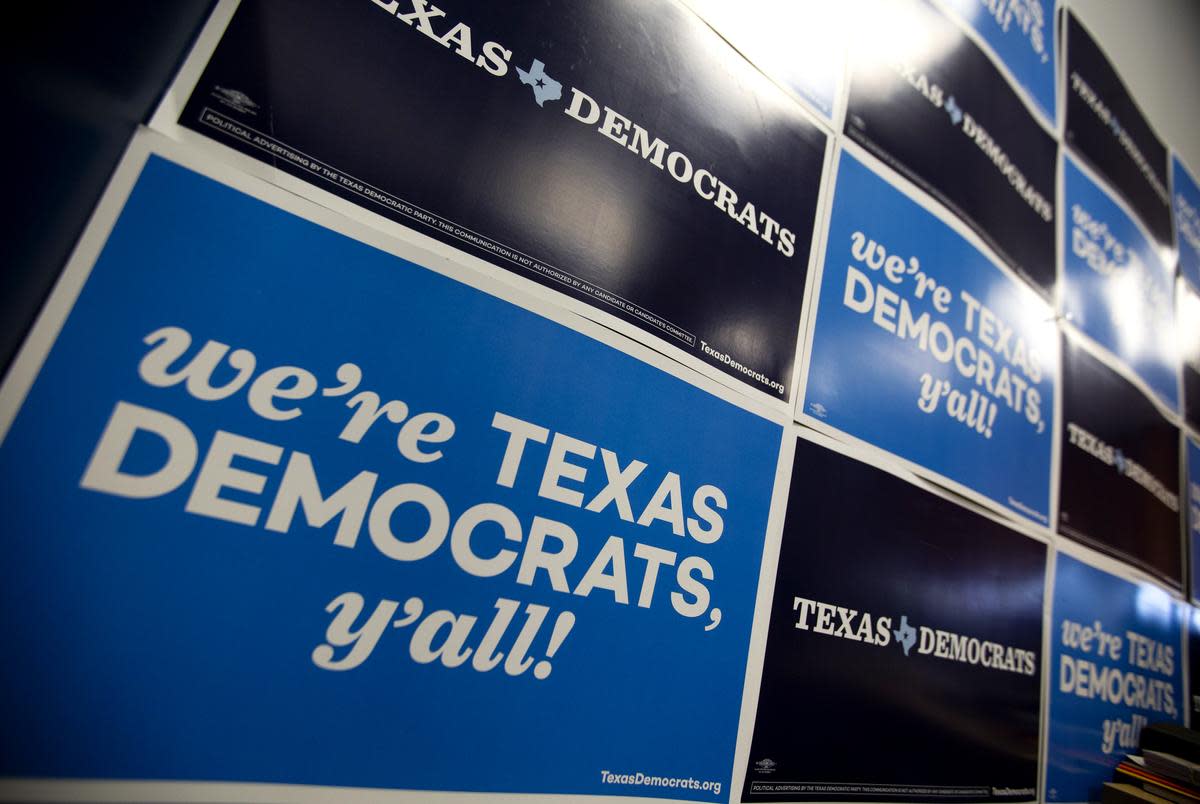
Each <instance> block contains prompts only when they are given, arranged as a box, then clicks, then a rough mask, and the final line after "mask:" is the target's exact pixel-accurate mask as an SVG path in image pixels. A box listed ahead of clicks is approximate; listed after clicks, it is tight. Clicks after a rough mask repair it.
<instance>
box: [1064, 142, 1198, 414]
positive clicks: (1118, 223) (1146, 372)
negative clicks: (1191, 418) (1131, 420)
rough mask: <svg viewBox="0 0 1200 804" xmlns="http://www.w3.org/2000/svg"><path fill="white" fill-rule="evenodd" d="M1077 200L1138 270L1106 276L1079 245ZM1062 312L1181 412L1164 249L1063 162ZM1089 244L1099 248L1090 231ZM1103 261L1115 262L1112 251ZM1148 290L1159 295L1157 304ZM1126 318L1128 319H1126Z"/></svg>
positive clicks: (1170, 277)
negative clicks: (1131, 256) (1161, 256)
mask: <svg viewBox="0 0 1200 804" xmlns="http://www.w3.org/2000/svg"><path fill="white" fill-rule="evenodd" d="M1076 204H1078V205H1079V206H1080V207H1081V208H1082V209H1083V210H1085V211H1086V212H1087V213H1088V214H1089V215H1090V216H1091V217H1092V218H1093V219H1094V220H1096V221H1099V222H1101V223H1106V224H1108V231H1109V232H1110V233H1111V234H1112V235H1113V237H1115V238H1116V239H1117V240H1118V241H1119V242H1120V243H1122V244H1123V245H1124V246H1125V248H1126V249H1128V250H1129V251H1130V252H1131V253H1133V254H1135V255H1137V259H1138V261H1139V262H1140V263H1141V265H1140V267H1138V268H1135V267H1134V266H1132V265H1130V262H1129V260H1128V259H1126V260H1125V262H1124V263H1123V266H1124V270H1119V272H1118V273H1117V274H1115V275H1113V276H1107V277H1106V276H1102V275H1101V274H1100V273H1098V272H1097V271H1095V270H1094V269H1092V268H1091V267H1090V266H1089V265H1088V263H1087V260H1086V258H1085V257H1081V256H1079V254H1078V253H1077V252H1076V251H1075V249H1074V244H1075V235H1074V232H1075V228H1076V227H1075V222H1074V216H1073V208H1074V206H1075V205H1076ZM1062 225H1063V266H1062V267H1063V274H1062V283H1063V291H1062V304H1063V311H1064V312H1065V313H1066V314H1067V315H1068V316H1070V321H1071V322H1072V323H1073V324H1075V325H1076V326H1078V327H1079V328H1080V329H1081V330H1083V331H1084V332H1085V333H1087V334H1088V335H1090V336H1091V337H1092V338H1093V339H1094V340H1095V341H1096V342H1098V343H1099V344H1100V345H1101V346H1103V347H1105V348H1106V349H1108V350H1109V351H1110V352H1112V353H1113V354H1114V355H1116V356H1117V358H1119V359H1120V360H1121V361H1122V362H1124V363H1125V365H1127V366H1129V367H1130V368H1131V369H1133V371H1134V373H1136V374H1137V375H1138V376H1140V377H1141V378H1142V380H1143V381H1144V382H1145V383H1146V384H1147V385H1148V386H1150V388H1151V390H1153V391H1154V392H1155V393H1156V394H1158V397H1159V399H1160V400H1161V401H1162V403H1163V404H1164V405H1166V406H1167V407H1168V408H1171V409H1173V410H1178V409H1179V376H1178V372H1179V353H1178V351H1177V350H1176V348H1175V343H1176V340H1175V307H1174V298H1175V274H1174V272H1173V271H1172V270H1171V269H1169V268H1167V267H1166V266H1165V265H1163V264H1162V262H1161V261H1160V260H1159V255H1158V249H1157V248H1155V247H1154V244H1153V243H1152V242H1151V241H1150V240H1149V239H1148V238H1147V237H1146V236H1145V235H1144V234H1143V233H1142V229H1141V228H1139V227H1138V225H1137V224H1136V223H1134V222H1133V220H1132V219H1131V218H1130V217H1129V216H1128V215H1126V214H1125V212H1124V211H1123V210H1122V209H1121V207H1120V206H1119V205H1118V204H1117V203H1116V202H1115V201H1113V200H1112V198H1110V197H1109V196H1108V194H1107V193H1105V191H1104V190H1103V189H1102V188H1100V187H1099V186H1097V185H1096V183H1095V182H1093V181H1092V180H1091V179H1090V178H1088V176H1087V175H1086V174H1085V173H1084V172H1083V171H1082V170H1080V169H1079V168H1078V167H1076V165H1075V163H1074V161H1073V160H1072V159H1071V158H1070V157H1067V158H1064V159H1063V224H1062ZM1083 240H1084V242H1088V243H1095V244H1097V245H1101V244H1102V243H1103V238H1101V240H1100V241H1093V240H1091V239H1090V238H1087V237H1086V236H1084V237H1083ZM1105 258H1106V259H1109V260H1111V259H1112V253H1111V252H1107V253H1106V254H1105ZM1147 294H1152V298H1154V299H1156V300H1157V304H1151V303H1149V302H1148V301H1147V300H1146V297H1147ZM1122 316H1127V318H1124V319H1122V318H1121V317H1122Z"/></svg>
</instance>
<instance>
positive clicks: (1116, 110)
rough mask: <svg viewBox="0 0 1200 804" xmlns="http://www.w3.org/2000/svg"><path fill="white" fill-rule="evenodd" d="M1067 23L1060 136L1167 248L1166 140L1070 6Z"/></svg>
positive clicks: (1169, 238) (1167, 249)
mask: <svg viewBox="0 0 1200 804" xmlns="http://www.w3.org/2000/svg"><path fill="white" fill-rule="evenodd" d="M1065 26H1066V31H1065V34H1066V35H1065V39H1066V53H1065V56H1064V58H1065V66H1064V69H1063V80H1064V84H1063V87H1062V95H1063V98H1064V109H1065V121H1066V122H1065V130H1064V133H1063V141H1064V142H1065V143H1066V145H1067V146H1069V147H1070V148H1071V149H1072V151H1073V152H1074V153H1076V154H1078V155H1079V156H1080V157H1082V158H1083V160H1084V161H1085V162H1087V163H1088V165H1089V166H1090V167H1091V168H1092V169H1093V170H1095V171H1096V172H1097V173H1098V174H1099V175H1100V176H1102V177H1103V178H1104V179H1105V180H1106V181H1108V182H1109V184H1111V185H1112V187H1113V188H1114V189H1115V190H1116V191H1117V193H1118V194H1119V195H1120V196H1121V197H1122V198H1124V199H1125V201H1126V202H1127V203H1128V204H1129V206H1130V207H1131V208H1132V209H1133V211H1134V213H1135V214H1136V215H1137V217H1138V219H1139V220H1140V221H1141V223H1142V225H1144V226H1145V227H1146V229H1147V231H1148V232H1149V233H1150V236H1151V237H1152V238H1153V239H1154V240H1155V242H1156V243H1157V245H1158V247H1159V248H1160V249H1162V250H1163V251H1164V252H1170V251H1172V248H1173V245H1172V244H1173V242H1174V239H1173V238H1172V235H1171V230H1172V225H1171V194H1170V190H1169V184H1168V183H1169V181H1170V177H1169V171H1170V166H1169V160H1168V153H1167V146H1166V145H1165V144H1164V143H1163V141H1162V140H1160V139H1159V138H1158V135H1157V134H1155V133H1154V129H1153V128H1152V127H1151V125H1150V122H1149V121H1148V120H1147V119H1146V117H1145V115H1143V114H1142V111H1141V109H1140V108H1139V107H1138V105H1137V102H1136V101H1135V100H1134V98H1133V96H1132V95H1130V93H1129V90H1128V89H1127V88H1126V86H1125V84H1124V82H1123V81H1121V77H1120V76H1119V75H1118V74H1117V71H1116V69H1115V68H1114V67H1113V65H1112V63H1111V62H1109V60H1108V59H1107V58H1106V57H1105V55H1104V52H1103V51H1102V50H1101V49H1100V46H1099V44H1097V42H1096V40H1094V39H1093V38H1092V37H1091V35H1090V34H1089V33H1088V32H1087V29H1086V28H1084V26H1083V25H1082V24H1081V23H1080V21H1079V19H1078V18H1077V17H1076V16H1075V15H1074V14H1073V13H1071V12H1070V11H1068V12H1066V14H1065ZM1167 261H1168V262H1172V261H1173V260H1170V259H1168V260H1167Z"/></svg>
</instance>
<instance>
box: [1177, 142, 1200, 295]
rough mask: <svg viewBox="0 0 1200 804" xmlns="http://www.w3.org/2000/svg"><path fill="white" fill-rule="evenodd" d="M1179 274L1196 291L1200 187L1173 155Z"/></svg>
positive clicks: (1198, 281) (1198, 286)
mask: <svg viewBox="0 0 1200 804" xmlns="http://www.w3.org/2000/svg"><path fill="white" fill-rule="evenodd" d="M1171 190H1172V192H1173V196H1174V201H1175V203H1174V204H1173V205H1172V206H1173V207H1174V209H1175V243H1176V245H1178V247H1179V273H1181V274H1182V275H1183V278H1184V279H1186V280H1187V281H1188V282H1190V283H1191V285H1192V287H1193V288H1195V289H1196V290H1197V291H1200V185H1198V184H1197V183H1196V180H1195V179H1194V178H1192V174H1191V173H1190V172H1189V171H1188V169H1187V167H1185V166H1184V164H1183V162H1181V161H1179V157H1178V156H1176V157H1174V158H1173V159H1172V160H1171Z"/></svg>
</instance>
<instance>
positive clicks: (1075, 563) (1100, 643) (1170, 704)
mask: <svg viewBox="0 0 1200 804" xmlns="http://www.w3.org/2000/svg"><path fill="white" fill-rule="evenodd" d="M1054 577H1055V580H1054V611H1053V615H1052V620H1051V625H1052V629H1053V630H1052V631H1051V635H1050V643H1051V666H1050V724H1049V728H1048V730H1047V743H1048V750H1047V757H1048V759H1047V765H1046V801H1051V802H1078V801H1099V800H1100V788H1101V785H1103V783H1104V782H1109V781H1112V773H1113V768H1115V767H1116V766H1117V763H1119V762H1120V761H1121V760H1122V759H1124V758H1125V755H1126V754H1129V753H1136V752H1137V750H1138V737H1139V736H1140V735H1141V730H1142V727H1143V726H1145V725H1147V724H1148V723H1159V722H1163V721H1168V720H1170V721H1176V722H1180V723H1181V722H1183V714H1182V712H1183V666H1182V665H1183V654H1182V652H1181V646H1180V642H1181V639H1182V632H1183V621H1182V616H1183V604H1181V603H1179V602H1178V601H1176V600H1173V599H1172V598H1171V597H1170V596H1169V595H1168V594H1167V593H1166V592H1165V591H1163V590H1162V589H1160V588H1159V587H1157V586H1152V585H1151V584H1148V583H1133V582H1131V581H1126V580H1123V579H1122V578H1118V577H1117V576H1115V575H1110V574H1109V573H1107V572H1104V571H1103V570H1099V569H1096V568H1095V567H1092V566H1090V565H1088V564H1085V563H1083V562H1082V561H1079V560H1077V559H1075V558H1072V557H1071V556H1069V555H1066V554H1065V553H1059V554H1058V564H1057V568H1056V570H1055V576H1054Z"/></svg>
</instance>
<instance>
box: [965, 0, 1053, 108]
mask: <svg viewBox="0 0 1200 804" xmlns="http://www.w3.org/2000/svg"><path fill="white" fill-rule="evenodd" d="M942 2H943V3H945V5H946V7H947V8H949V9H950V10H951V11H953V12H954V13H955V14H957V15H958V16H959V17H961V18H962V19H963V21H965V22H966V23H967V24H968V25H970V26H971V27H972V28H974V29H975V32H976V33H978V34H979V35H980V36H981V37H983V40H984V41H985V42H987V43H988V46H989V47H990V48H991V49H992V52H994V53H995V54H996V55H997V56H998V57H999V58H1000V61H1002V62H1003V63H1004V66H1005V67H1007V68H1008V71H1009V72H1010V73H1012V76H1013V78H1014V79H1016V82H1017V84H1018V86H1020V87H1021V88H1022V89H1023V90H1025V93H1026V95H1028V96H1029V97H1030V98H1031V99H1032V100H1033V102H1034V104H1035V105H1036V106H1037V109H1038V110H1039V111H1040V112H1041V113H1042V114H1043V115H1045V117H1046V119H1047V120H1048V121H1050V122H1051V123H1053V122H1054V120H1055V115H1056V113H1057V105H1056V103H1055V94H1054V91H1055V83H1056V81H1055V70H1054V66H1055V60H1056V56H1055V36H1054V18H1055V10H1054V8H1055V2H1054V0H1011V1H1010V0H982V2H981V0H942Z"/></svg>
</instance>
